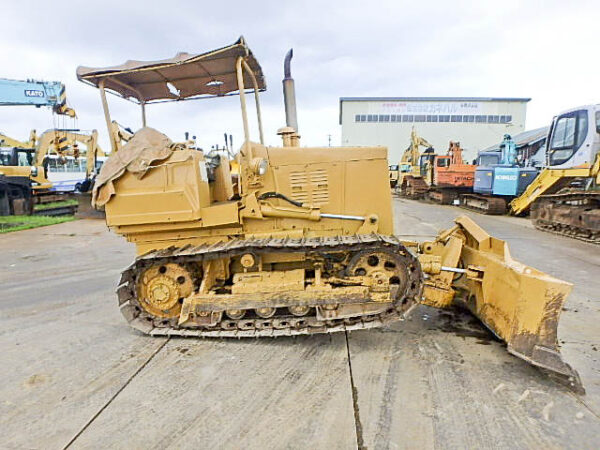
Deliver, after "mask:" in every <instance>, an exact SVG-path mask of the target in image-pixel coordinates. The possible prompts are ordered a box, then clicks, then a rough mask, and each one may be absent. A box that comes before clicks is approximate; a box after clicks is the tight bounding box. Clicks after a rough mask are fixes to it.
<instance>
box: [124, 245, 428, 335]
mask: <svg viewBox="0 0 600 450" xmlns="http://www.w3.org/2000/svg"><path fill="white" fill-rule="evenodd" d="M377 250H381V251H388V252H389V251H393V252H394V253H395V254H396V255H398V257H399V258H402V259H403V260H404V261H406V264H407V265H406V267H410V268H411V269H410V270H408V271H407V273H408V275H407V276H408V278H407V283H406V285H405V286H406V288H405V289H404V291H403V292H399V293H398V295H397V296H396V299H395V300H394V302H393V303H392V306H391V307H389V308H388V309H386V310H385V311H384V312H382V313H378V314H370V315H369V314H363V315H357V316H353V317H350V318H340V319H333V320H319V319H317V317H316V316H315V315H313V316H302V317H295V316H292V315H277V316H275V317H273V318H269V319H261V318H248V319H244V318H242V319H238V320H230V319H223V320H221V321H220V322H219V323H218V324H217V325H216V326H205V327H201V328H200V327H197V328H188V327H179V326H178V325H177V319H168V320H165V319H160V318H156V317H153V316H150V315H149V314H148V313H147V312H146V311H145V310H144V309H143V308H142V307H141V306H140V304H139V303H138V301H137V299H136V292H137V289H136V282H137V280H138V277H139V276H140V273H141V271H142V270H143V268H144V267H148V266H149V265H154V264H162V263H165V264H166V263H177V264H182V265H185V264H189V263H192V262H193V263H197V262H200V261H208V260H211V259H219V258H224V257H226V258H231V257H235V256H238V255H242V254H244V253H247V252H253V253H261V252H278V253H281V252H292V253H306V254H322V253H329V252H351V253H354V254H359V253H360V252H364V251H377ZM422 285H423V274H422V272H421V268H420V264H419V262H418V259H417V258H416V256H415V255H413V254H412V253H411V252H410V251H409V250H408V249H407V248H406V247H404V246H403V245H402V243H401V241H400V240H399V239H397V238H396V237H393V236H384V235H377V234H371V235H356V236H339V237H323V238H304V239H290V238H284V239H276V238H267V239H247V240H244V239H233V240H230V241H227V242H220V243H217V244H212V245H202V246H198V247H192V246H188V247H183V248H169V249H165V250H159V251H155V252H150V253H148V254H146V255H143V256H141V257H139V258H137V259H136V261H135V262H134V263H133V264H132V265H131V266H129V267H128V268H127V269H125V270H124V271H123V273H122V275H121V281H120V283H119V287H118V288H117V295H118V299H119V307H120V309H121V312H122V314H123V316H124V317H125V319H126V320H127V322H128V323H129V325H130V326H132V327H133V328H135V329H137V330H139V331H142V332H144V333H146V334H150V335H153V336H189V337H238V338H241V337H263V336H264V337H277V336H294V335H307V334H319V333H334V332H338V331H350V330H359V329H367V328H374V327H380V326H383V325H385V324H388V323H392V322H395V321H398V320H402V319H403V318H404V316H405V315H406V314H407V313H408V311H409V310H410V309H412V307H413V306H415V305H416V304H417V302H418V300H419V299H420V296H421V295H422ZM313 310H314V308H313Z"/></svg>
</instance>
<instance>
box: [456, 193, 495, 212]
mask: <svg viewBox="0 0 600 450" xmlns="http://www.w3.org/2000/svg"><path fill="white" fill-rule="evenodd" d="M460 207H461V208H464V209H468V210H471V211H476V212H478V213H481V214H486V215H489V216H500V215H503V214H506V200H504V199H503V198H499V197H488V196H485V195H478V194H463V195H461V196H460Z"/></svg>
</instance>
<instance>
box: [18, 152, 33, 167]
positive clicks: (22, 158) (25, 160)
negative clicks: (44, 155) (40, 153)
mask: <svg viewBox="0 0 600 450" xmlns="http://www.w3.org/2000/svg"><path fill="white" fill-rule="evenodd" d="M32 164H33V156H32V155H31V153H29V152H26V151H19V152H17V165H19V166H31V165H32Z"/></svg>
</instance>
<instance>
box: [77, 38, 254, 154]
mask: <svg viewBox="0 0 600 450" xmlns="http://www.w3.org/2000/svg"><path fill="white" fill-rule="evenodd" d="M236 47H240V48H241V50H242V54H243V56H241V55H240V56H237V57H236V59H235V64H234V65H233V67H231V66H229V67H231V69H230V70H228V71H227V72H224V73H221V74H214V73H210V72H209V71H208V70H206V68H205V66H202V65H201V68H202V69H203V70H204V71H205V72H206V74H207V75H208V76H203V77H200V76H190V77H183V78H177V79H176V81H182V80H185V81H193V80H196V79H198V80H200V79H204V80H206V79H207V78H212V79H213V80H215V81H218V77H219V76H230V77H231V76H233V75H234V73H235V81H236V85H237V90H232V89H231V88H232V87H233V85H232V84H231V81H232V79H231V78H229V81H227V88H228V90H227V91H226V92H222V93H216V94H212V93H208V92H201V91H202V90H201V89H200V90H196V93H195V94H192V95H188V96H187V97H180V96H179V97H171V96H170V95H173V96H175V94H174V93H173V92H172V91H171V92H170V95H165V94H164V91H163V93H162V95H161V94H160V93H159V95H158V96H157V95H156V91H155V92H149V91H147V90H146V93H147V95H146V96H144V93H143V92H142V91H141V90H140V89H143V88H141V87H140V88H139V89H138V87H137V85H139V86H142V85H151V84H158V83H161V82H160V81H156V80H150V81H143V78H141V81H140V82H139V83H135V85H132V84H129V83H126V82H124V81H123V80H122V79H119V76H123V75H128V76H131V75H132V74H139V77H143V76H144V73H148V72H149V71H154V72H155V76H156V74H158V75H160V76H162V77H163V78H164V83H165V84H166V85H167V87H169V90H171V89H170V86H169V83H170V80H169V79H168V78H167V77H166V76H165V75H164V74H162V73H160V72H158V71H159V70H161V69H171V71H172V72H171V73H172V74H173V73H177V72H173V69H175V70H179V69H178V68H179V67H180V66H181V67H182V69H181V70H184V69H183V67H185V66H186V65H188V66H189V65H192V64H195V63H201V61H202V60H203V58H209V57H210V58H212V59H210V60H207V61H213V62H214V61H218V60H225V59H227V58H215V57H214V56H215V55H216V54H218V53H219V52H224V51H228V50H231V49H235V48H236ZM234 51H235V50H234ZM185 56H187V55H186V54H178V55H177V56H176V57H175V58H173V59H172V60H168V61H160V62H157V63H152V62H137V64H138V66H137V67H131V66H129V67H127V65H128V64H133V63H136V62H131V61H130V62H128V63H125V64H124V65H123V66H118V67H115V68H106V69H89V68H83V67H80V68H78V70H77V76H78V78H79V80H80V81H82V82H84V83H86V84H90V85H93V86H95V87H97V88H98V90H99V91H100V99H101V101H102V108H103V111H104V118H105V121H106V126H107V128H108V133H109V137H110V141H111V148H112V151H113V152H116V151H117V150H118V149H119V147H120V145H121V141H120V138H119V136H118V135H117V133H116V132H115V128H116V127H115V126H114V123H113V121H112V119H111V115H110V109H109V105H108V99H107V95H106V92H109V93H111V94H113V95H116V96H118V97H121V98H124V99H125V100H128V101H131V102H132V103H137V104H139V105H140V108H141V118H142V125H143V126H144V127H146V124H147V120H146V105H147V104H154V103H165V102H173V101H187V100H200V99H205V98H215V97H225V96H230V95H239V96H240V105H241V109H242V122H243V128H244V140H245V141H246V142H248V141H249V140H250V129H249V125H248V112H247V107H246V93H251V92H253V93H254V99H255V104H256V114H257V120H258V131H259V135H260V143H261V144H263V145H264V135H263V125H262V114H261V108H260V99H259V92H261V91H264V90H265V89H266V86H265V83H264V79H263V75H262V70H261V68H260V65H259V64H258V62H257V61H256V59H255V58H254V56H253V55H252V52H251V51H250V49H249V48H248V47H247V45H246V42H245V40H244V38H243V37H240V39H239V40H238V41H237V42H236V43H235V44H233V45H231V46H229V47H224V48H222V49H219V50H214V51H212V52H208V53H204V54H201V55H196V56H191V57H190V58H188V59H187V60H183V61H180V60H178V58H179V59H180V58H181V57H185ZM234 56H235V54H234V55H230V56H229V57H228V58H232V57H234ZM250 60H251V61H252V64H253V65H254V66H256V70H253V69H252V67H251V64H249V61H250ZM244 75H246V77H247V78H249V79H250V81H251V84H252V86H251V87H246V86H245V82H244ZM257 76H260V81H259V80H258V79H257ZM173 82H175V79H173ZM209 83H210V82H209ZM107 84H110V86H108V85H107ZM206 86H209V84H208V83H206ZM217 86H219V85H217ZM119 88H122V89H119ZM205 89H206V88H205ZM206 90H207V91H209V90H210V89H206ZM148 92H149V93H148ZM178 92H179V91H178ZM132 94H134V95H132Z"/></svg>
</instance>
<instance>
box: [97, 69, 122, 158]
mask: <svg viewBox="0 0 600 450" xmlns="http://www.w3.org/2000/svg"><path fill="white" fill-rule="evenodd" d="M105 83H106V79H105V78H103V79H102V80H100V83H98V88H99V90H100V98H101V99H102V109H103V110H104V119H105V120H106V128H107V130H108V137H109V138H110V148H111V149H112V151H113V153H115V152H116V151H117V150H118V147H117V143H116V141H115V139H116V137H115V136H114V135H113V130H112V126H111V120H110V111H109V110H108V101H107V100H106V91H105V90H104V84H105Z"/></svg>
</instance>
